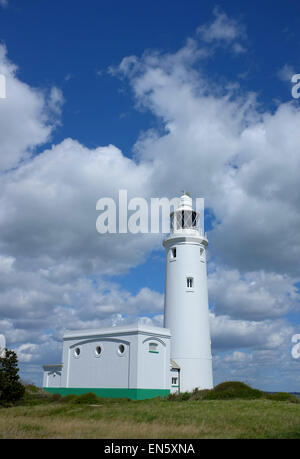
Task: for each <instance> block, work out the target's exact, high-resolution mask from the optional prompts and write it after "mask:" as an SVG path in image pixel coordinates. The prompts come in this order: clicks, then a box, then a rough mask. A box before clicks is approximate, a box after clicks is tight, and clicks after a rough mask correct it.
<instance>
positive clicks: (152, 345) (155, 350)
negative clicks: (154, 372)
mask: <svg viewBox="0 0 300 459" xmlns="http://www.w3.org/2000/svg"><path fill="white" fill-rule="evenodd" d="M149 352H153V353H155V354H158V345H157V343H149Z"/></svg>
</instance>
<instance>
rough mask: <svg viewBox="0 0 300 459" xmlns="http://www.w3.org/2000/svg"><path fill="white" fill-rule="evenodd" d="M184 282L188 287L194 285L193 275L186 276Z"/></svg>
mask: <svg viewBox="0 0 300 459" xmlns="http://www.w3.org/2000/svg"><path fill="white" fill-rule="evenodd" d="M186 284H187V287H188V288H193V286H194V278H193V277H187V278H186Z"/></svg>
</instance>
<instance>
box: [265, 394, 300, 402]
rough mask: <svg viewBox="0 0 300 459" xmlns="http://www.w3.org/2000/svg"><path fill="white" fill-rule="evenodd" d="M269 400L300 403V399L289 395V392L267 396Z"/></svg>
mask: <svg viewBox="0 0 300 459" xmlns="http://www.w3.org/2000/svg"><path fill="white" fill-rule="evenodd" d="M266 398H267V399H268V400H275V401H277V402H292V403H300V399H299V398H298V397H296V395H293V394H289V393H288V392H276V394H266Z"/></svg>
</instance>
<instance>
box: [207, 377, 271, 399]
mask: <svg viewBox="0 0 300 459" xmlns="http://www.w3.org/2000/svg"><path fill="white" fill-rule="evenodd" d="M263 396H264V392H262V391H260V390H258V389H252V387H250V386H248V385H247V384H245V383H242V382H239V381H226V382H223V383H221V384H218V385H217V386H216V387H214V388H213V389H211V390H209V391H207V393H206V394H205V395H204V397H203V399H204V400H229V399H237V398H239V399H246V400H251V399H257V398H263Z"/></svg>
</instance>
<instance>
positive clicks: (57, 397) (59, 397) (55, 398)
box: [50, 394, 62, 402]
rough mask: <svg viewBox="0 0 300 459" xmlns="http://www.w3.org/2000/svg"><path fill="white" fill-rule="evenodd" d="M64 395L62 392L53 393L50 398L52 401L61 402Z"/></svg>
mask: <svg viewBox="0 0 300 459" xmlns="http://www.w3.org/2000/svg"><path fill="white" fill-rule="evenodd" d="M61 399H62V396H61V395H60V394H51V397H50V400H51V402H60V401H61Z"/></svg>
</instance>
